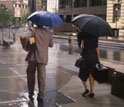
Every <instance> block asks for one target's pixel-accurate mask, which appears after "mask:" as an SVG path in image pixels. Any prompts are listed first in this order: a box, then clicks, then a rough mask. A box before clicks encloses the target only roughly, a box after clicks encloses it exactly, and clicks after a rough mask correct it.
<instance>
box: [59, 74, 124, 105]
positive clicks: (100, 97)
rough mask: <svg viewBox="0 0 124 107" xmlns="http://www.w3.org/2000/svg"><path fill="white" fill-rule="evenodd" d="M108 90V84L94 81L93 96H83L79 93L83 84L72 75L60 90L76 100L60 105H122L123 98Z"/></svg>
mask: <svg viewBox="0 0 124 107" xmlns="http://www.w3.org/2000/svg"><path fill="white" fill-rule="evenodd" d="M110 90H111V86H110V85H109V84H98V83H97V82H95V87H94V92H95V98H94V99H91V98H87V97H83V96H82V95H81V94H82V92H83V91H84V88H83V85H82V83H81V81H80V79H79V78H78V77H76V76H73V77H72V78H71V80H70V81H69V82H68V83H67V84H66V85H65V86H63V87H62V88H61V89H60V91H61V92H62V93H64V94H66V95H68V96H70V97H71V98H72V99H75V100H76V102H75V103H69V104H65V105H62V107H123V106H124V100H123V99H120V98H117V97H115V96H113V95H111V92H110Z"/></svg>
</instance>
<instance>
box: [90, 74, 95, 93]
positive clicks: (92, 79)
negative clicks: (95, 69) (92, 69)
mask: <svg viewBox="0 0 124 107" xmlns="http://www.w3.org/2000/svg"><path fill="white" fill-rule="evenodd" d="M89 82H90V93H93V89H94V78H93V76H92V74H89Z"/></svg>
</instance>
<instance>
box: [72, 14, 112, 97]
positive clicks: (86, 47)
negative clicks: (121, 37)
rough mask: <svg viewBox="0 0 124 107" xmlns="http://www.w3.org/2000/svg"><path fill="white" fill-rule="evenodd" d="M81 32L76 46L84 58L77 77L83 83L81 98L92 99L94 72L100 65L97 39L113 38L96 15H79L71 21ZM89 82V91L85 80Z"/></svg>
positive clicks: (109, 28)
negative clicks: (83, 63)
mask: <svg viewBox="0 0 124 107" xmlns="http://www.w3.org/2000/svg"><path fill="white" fill-rule="evenodd" d="M72 24H74V25H75V26H76V27H77V28H79V30H80V31H81V32H79V33H78V36H77V37H78V44H79V47H80V48H81V50H82V53H81V55H82V57H84V60H85V61H84V62H85V67H84V65H83V66H82V67H80V72H79V77H80V78H81V80H82V81H83V84H84V87H85V92H84V93H83V94H82V95H83V96H86V95H87V94H88V95H87V96H88V97H91V98H93V97H94V92H93V88H94V70H95V66H96V64H97V63H100V60H99V59H100V58H99V48H98V37H104V36H113V33H112V28H111V27H110V25H109V24H108V23H107V22H106V21H105V20H103V19H102V18H100V17H98V16H96V15H89V14H81V15H78V16H76V17H74V19H73V20H72ZM88 77H89V81H90V91H89V90H88V87H87V83H86V81H87V78H88Z"/></svg>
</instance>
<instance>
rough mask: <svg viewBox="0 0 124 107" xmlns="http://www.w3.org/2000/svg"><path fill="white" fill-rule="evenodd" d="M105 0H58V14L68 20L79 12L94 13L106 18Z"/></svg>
mask: <svg viewBox="0 0 124 107" xmlns="http://www.w3.org/2000/svg"><path fill="white" fill-rule="evenodd" d="M106 2H107V0H59V11H58V14H59V15H61V17H62V18H63V19H64V20H65V21H66V22H70V21H71V20H72V18H73V17H74V16H77V15H79V14H95V15H98V16H100V17H102V18H103V19H106Z"/></svg>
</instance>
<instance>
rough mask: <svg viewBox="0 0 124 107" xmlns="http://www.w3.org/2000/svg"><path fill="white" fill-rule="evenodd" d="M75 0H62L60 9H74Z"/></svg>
mask: <svg viewBox="0 0 124 107" xmlns="http://www.w3.org/2000/svg"><path fill="white" fill-rule="evenodd" d="M72 1H73V0H60V4H59V5H60V8H61V9H62V8H72Z"/></svg>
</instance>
